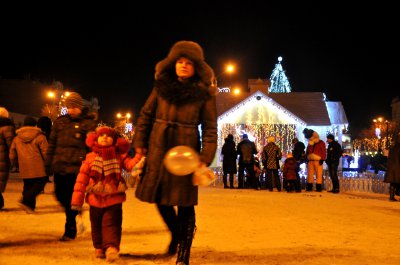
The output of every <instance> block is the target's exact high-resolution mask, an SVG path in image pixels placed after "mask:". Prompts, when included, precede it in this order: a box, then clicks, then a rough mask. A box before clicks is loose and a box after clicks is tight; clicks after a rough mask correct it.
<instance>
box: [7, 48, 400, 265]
mask: <svg viewBox="0 0 400 265" xmlns="http://www.w3.org/2000/svg"><path fill="white" fill-rule="evenodd" d="M215 95H216V83H215V76H214V72H213V70H212V68H211V67H210V66H209V65H208V64H207V63H206V62H205V58H204V53H203V49H202V47H201V46H200V45H199V44H198V43H195V42H192V41H179V42H177V43H175V44H174V45H173V46H172V47H171V49H170V51H169V53H168V55H167V57H166V58H164V59H163V60H161V61H159V62H158V63H157V65H156V67H155V80H154V87H153V89H152V91H151V94H150V96H149V97H148V99H147V100H146V102H145V104H144V106H143V107H142V109H141V111H140V114H139V117H138V120H137V123H136V128H135V134H134V138H133V141H132V143H130V142H128V141H127V140H126V139H124V138H123V137H121V136H120V135H118V133H117V131H116V130H115V129H113V128H111V127H107V126H100V127H98V126H97V123H96V120H95V119H96V117H95V116H93V115H91V114H90V113H88V109H87V108H86V107H85V105H84V101H83V99H82V97H81V95H80V94H78V93H76V92H71V93H70V95H69V96H68V97H67V98H66V99H65V106H66V108H67V114H66V115H62V116H60V117H58V118H57V119H56V120H55V121H54V122H52V121H51V120H50V119H49V118H47V117H40V118H39V119H38V120H36V118H34V117H30V116H28V117H26V118H25V120H24V123H23V126H22V127H21V128H18V129H16V128H15V126H14V124H13V122H12V120H11V119H10V118H9V113H8V111H7V110H6V109H5V108H3V107H0V209H1V208H3V207H4V205H5V202H4V198H3V196H2V193H3V192H4V191H5V189H6V184H7V180H8V176H9V172H10V169H11V168H12V167H14V168H18V169H19V176H20V177H21V178H22V179H23V183H24V186H23V191H22V198H21V200H20V201H19V205H20V207H21V208H22V209H24V210H25V211H26V212H27V213H30V214H32V213H35V208H36V199H37V196H39V195H40V193H41V192H42V191H43V189H44V187H45V185H46V183H48V182H49V176H53V180H54V192H55V197H56V199H57V201H58V202H59V203H60V205H61V206H62V207H63V210H64V214H65V223H64V225H63V230H64V233H63V234H62V235H61V237H60V238H59V240H60V241H61V242H69V241H74V240H75V239H76V236H77V221H76V220H77V216H79V215H80V214H81V212H82V206H83V204H84V202H86V203H87V204H89V213H90V222H91V236H92V243H93V247H94V255H95V257H96V258H100V259H102V258H105V259H106V260H107V261H109V262H113V261H115V260H116V259H118V256H119V249H120V243H121V237H122V222H123V213H122V203H123V202H124V201H125V200H126V194H125V190H126V189H127V185H126V182H125V179H124V178H123V176H122V174H121V172H122V170H127V171H130V170H132V169H134V168H135V169H136V170H137V172H140V175H138V178H139V179H138V184H137V187H136V190H135V195H136V197H137V198H138V199H139V200H141V201H143V202H147V203H152V204H154V205H155V206H156V208H157V209H158V212H159V214H160V216H161V217H162V219H163V221H164V222H165V225H166V227H167V228H168V230H169V232H170V237H171V240H170V243H169V245H168V246H167V247H166V251H165V258H171V257H175V256H176V264H179V265H188V264H189V260H190V251H191V246H192V241H193V238H194V234H195V231H196V212H195V206H196V205H197V204H198V186H197V185H196V183H195V182H193V180H194V177H195V174H194V173H189V174H188V175H187V177H181V176H176V175H174V174H173V173H171V172H169V171H168V170H167V169H166V167H165V166H164V162H163V158H164V156H165V154H166V153H167V152H168V150H170V149H171V148H173V147H176V146H180V145H185V146H189V147H191V148H193V149H194V150H196V151H197V152H198V154H199V160H200V162H199V165H198V168H199V169H202V168H206V167H208V166H210V164H211V163H212V161H213V159H214V155H215V153H216V150H217V137H218V136H217V111H216V98H215ZM199 125H200V126H201V134H200V132H199V130H198V126H199ZM303 133H304V136H305V138H306V139H307V140H308V143H307V146H305V144H304V143H302V142H300V141H299V140H298V139H297V138H295V139H293V142H292V144H293V150H292V152H291V153H289V154H287V155H286V159H285V161H284V164H283V165H282V166H281V164H280V163H281V162H280V161H281V159H282V157H283V154H282V150H281V149H280V148H279V146H278V145H277V144H276V143H275V137H274V136H272V135H271V136H269V137H268V140H267V144H266V145H265V146H264V147H263V149H262V150H261V152H260V159H259V158H258V156H257V154H258V150H257V148H256V145H255V144H254V142H252V141H250V140H249V138H248V135H247V134H243V135H242V140H241V141H240V142H239V143H238V144H237V145H236V144H235V142H234V137H233V135H231V134H230V135H228V136H227V138H226V139H225V143H224V145H223V147H222V152H221V154H222V156H223V183H224V188H230V189H233V188H235V187H234V178H235V175H237V176H238V187H237V188H239V189H243V188H252V189H255V190H259V189H260V188H261V181H260V176H261V175H262V174H265V176H266V188H267V189H268V190H269V191H273V189H274V188H276V189H277V190H278V191H281V190H282V189H285V190H287V191H289V192H290V191H295V192H301V189H302V188H301V183H300V175H299V167H300V165H301V164H302V163H306V164H307V172H308V176H307V182H306V191H312V190H313V185H314V179H315V180H316V183H315V184H316V186H315V187H316V188H315V190H316V191H317V192H321V191H322V181H323V178H322V171H323V163H324V162H325V163H326V164H327V165H328V169H329V175H330V177H331V179H332V183H333V189H332V190H331V191H332V192H333V193H339V191H340V187H339V181H338V176H337V167H338V164H339V159H340V157H341V156H342V150H341V147H340V145H339V144H338V143H337V142H336V141H335V139H334V136H333V135H328V136H327V139H328V140H327V142H328V147H326V145H325V142H324V141H322V140H320V137H319V135H318V133H317V132H315V131H313V130H311V129H305V130H304V131H303ZM398 148H399V141H396V143H395V145H394V147H393V149H392V150H391V152H390V155H389V168H388V172H387V178H386V180H387V181H388V182H390V183H391V185H390V187H391V188H390V191H391V192H390V200H392V201H394V200H396V199H395V198H394V196H395V194H397V195H398V192H399V183H400V179H399V173H398V171H399V161H398V159H399V156H398ZM132 149H133V150H134V152H133V153H132V154H131V153H130V152H129V151H130V150H132ZM144 159H145V160H144ZM141 161H146V162H145V163H139V162H141ZM237 161H238V166H237ZM280 172H282V175H283V183H281V178H280ZM228 177H229V185H228Z"/></svg>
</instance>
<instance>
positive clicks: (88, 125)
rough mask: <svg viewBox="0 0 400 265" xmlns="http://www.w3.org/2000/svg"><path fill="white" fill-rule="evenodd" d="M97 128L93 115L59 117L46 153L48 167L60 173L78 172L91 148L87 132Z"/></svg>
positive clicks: (50, 170) (49, 169) (54, 125)
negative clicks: (87, 143) (86, 140)
mask: <svg viewBox="0 0 400 265" xmlns="http://www.w3.org/2000/svg"><path fill="white" fill-rule="evenodd" d="M95 128H96V122H95V121H94V119H93V117H88V116H85V114H82V115H81V116H80V117H78V118H76V119H72V118H71V117H70V116H69V115H64V116H60V117H59V118H57V119H56V120H55V122H54V124H53V127H52V129H51V133H50V138H49V147H48V149H47V153H46V169H47V171H48V173H50V172H53V173H56V174H60V175H66V174H78V172H79V168H80V166H81V164H82V161H83V160H84V159H85V156H86V154H87V153H88V152H89V148H88V147H87V146H86V144H85V139H86V134H87V133H88V132H89V131H93V130H95Z"/></svg>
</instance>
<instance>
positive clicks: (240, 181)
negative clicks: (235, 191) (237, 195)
mask: <svg viewBox="0 0 400 265" xmlns="http://www.w3.org/2000/svg"><path fill="white" fill-rule="evenodd" d="M244 170H246V172H247V176H248V177H249V180H248V183H249V184H250V186H251V188H255V189H256V188H257V187H258V181H257V180H256V173H255V172H254V164H242V163H241V164H239V174H238V188H239V189H243V188H244Z"/></svg>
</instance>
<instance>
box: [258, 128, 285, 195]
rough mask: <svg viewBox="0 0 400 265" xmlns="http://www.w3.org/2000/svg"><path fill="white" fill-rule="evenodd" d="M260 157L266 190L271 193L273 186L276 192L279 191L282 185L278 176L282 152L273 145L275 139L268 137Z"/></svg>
mask: <svg viewBox="0 0 400 265" xmlns="http://www.w3.org/2000/svg"><path fill="white" fill-rule="evenodd" d="M261 156H262V161H263V164H264V169H265V173H266V182H267V189H268V190H269V191H273V190H274V186H275V187H276V189H277V190H278V191H281V189H282V185H281V180H280V176H279V168H280V165H279V161H280V160H281V158H282V151H281V149H280V148H279V146H278V145H277V144H275V137H273V136H269V137H268V143H267V144H266V145H265V146H264V148H263V151H262V154H261Z"/></svg>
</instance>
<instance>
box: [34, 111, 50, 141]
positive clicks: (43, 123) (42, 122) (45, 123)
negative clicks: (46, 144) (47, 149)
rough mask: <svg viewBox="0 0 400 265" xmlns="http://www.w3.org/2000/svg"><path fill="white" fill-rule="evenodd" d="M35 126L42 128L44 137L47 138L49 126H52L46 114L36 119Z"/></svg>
mask: <svg viewBox="0 0 400 265" xmlns="http://www.w3.org/2000/svg"><path fill="white" fill-rule="evenodd" d="M36 126H37V127H39V128H40V129H41V130H42V132H43V133H44V135H45V136H46V139H47V140H49V137H50V133H51V127H52V126H53V123H52V121H51V119H50V118H49V117H47V116H42V117H40V118H39V119H38V121H37V124H36Z"/></svg>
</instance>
